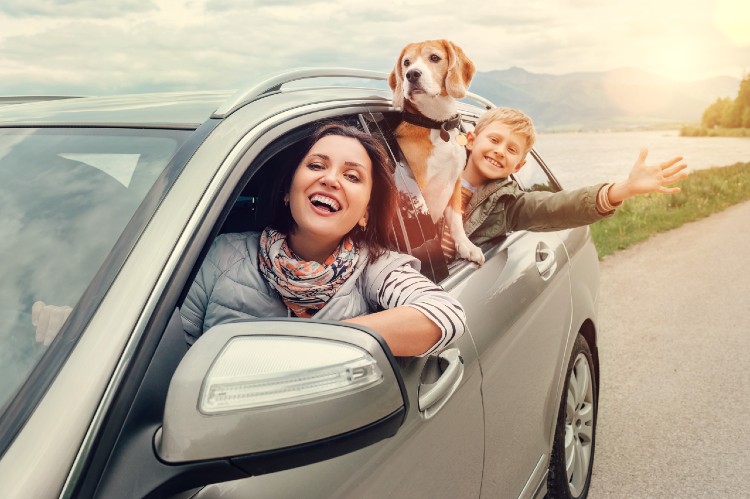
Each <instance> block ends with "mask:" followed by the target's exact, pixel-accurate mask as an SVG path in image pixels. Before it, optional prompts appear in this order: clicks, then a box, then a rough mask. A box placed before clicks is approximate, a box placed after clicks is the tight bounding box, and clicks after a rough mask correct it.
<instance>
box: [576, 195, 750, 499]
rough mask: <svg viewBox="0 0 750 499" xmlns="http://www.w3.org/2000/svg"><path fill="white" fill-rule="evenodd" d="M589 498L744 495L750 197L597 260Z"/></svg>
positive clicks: (749, 409) (748, 470) (749, 397)
mask: <svg viewBox="0 0 750 499" xmlns="http://www.w3.org/2000/svg"><path fill="white" fill-rule="evenodd" d="M600 300H601V301H600V305H599V313H600V327H601V332H600V336H599V338H600V339H599V345H600V346H599V353H600V357H601V360H602V373H601V378H602V379H601V381H602V390H601V394H600V405H599V424H598V430H597V436H596V438H597V442H596V459H595V464H594V471H593V482H592V486H591V490H590V494H589V497H591V498H592V499H602V498H628V499H631V498H641V497H642V498H672V497H675V498H677V497H679V498H694V497H695V498H697V497H711V498H714V497H720V498H724V497H727V498H730V497H731V498H736V497H748V496H750V492H749V490H750V483H748V482H750V202H745V203H742V204H740V205H736V206H733V207H731V208H729V209H727V210H725V211H724V212H721V213H719V214H716V215H713V216H711V217H709V218H706V219H703V220H700V221H698V222H693V223H690V224H687V225H684V226H682V227H680V228H678V229H675V230H672V231H670V232H667V233H664V234H661V235H658V236H655V237H653V238H651V239H650V240H648V241H646V242H644V243H642V244H639V245H637V246H634V247H632V248H630V249H628V250H625V251H622V252H619V253H616V254H614V255H612V256H610V257H607V258H605V259H604V261H602V262H601V299H600Z"/></svg>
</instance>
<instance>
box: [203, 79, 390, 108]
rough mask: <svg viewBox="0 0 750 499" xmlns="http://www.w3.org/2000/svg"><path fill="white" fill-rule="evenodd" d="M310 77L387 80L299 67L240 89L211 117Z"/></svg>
mask: <svg viewBox="0 0 750 499" xmlns="http://www.w3.org/2000/svg"><path fill="white" fill-rule="evenodd" d="M310 78H362V79H367V80H387V79H388V73H383V72H380V71H368V70H365V69H351V68H299V69H292V70H290V71H284V72H281V73H276V74H273V75H271V76H269V77H268V78H266V79H265V80H263V81H261V82H259V83H257V84H255V85H253V86H252V87H250V88H248V89H245V90H240V91H239V92H237V93H236V94H234V95H233V96H232V97H231V98H230V99H229V100H228V101H226V102H224V103H223V104H222V105H221V106H219V108H218V109H217V110H216V111H215V112H214V114H213V115H212V117H213V118H226V117H227V116H229V115H230V114H232V113H233V112H234V111H236V110H237V109H238V108H239V107H241V106H243V105H245V104H247V103H248V102H250V101H252V100H254V99H256V98H258V97H260V96H262V95H265V94H268V93H270V92H278V91H279V90H281V87H282V86H283V85H285V84H287V83H291V82H293V81H297V80H305V79H310Z"/></svg>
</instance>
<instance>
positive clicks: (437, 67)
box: [388, 40, 484, 265]
mask: <svg viewBox="0 0 750 499" xmlns="http://www.w3.org/2000/svg"><path fill="white" fill-rule="evenodd" d="M474 72H475V69H474V63H472V62H471V60H469V58H468V57H466V55H465V54H464V52H463V50H461V48H460V47H459V46H458V45H456V44H454V43H453V42H450V41H448V40H427V41H424V42H417V43H410V44H408V45H407V46H405V47H404V48H403V50H401V55H399V57H398V60H397V61H396V65H395V67H394V68H393V71H392V72H391V74H390V77H389V78H388V84H389V85H390V87H391V90H393V105H394V106H395V107H398V108H401V109H402V112H403V121H402V122H401V124H399V126H398V127H397V128H396V140H397V141H398V144H399V146H400V147H401V151H403V153H404V156H405V157H406V160H407V161H408V163H409V166H410V167H411V170H412V172H413V173H414V178H415V179H416V181H417V184H419V187H420V189H421V190H422V195H423V196H424V199H425V202H426V203H427V208H428V209H429V211H430V214H431V215H432V220H433V222H437V221H438V220H439V219H440V217H441V216H444V217H445V226H446V230H450V234H451V236H452V238H453V240H454V241H455V245H456V254H457V255H458V256H459V257H460V258H465V259H467V260H471V261H473V262H476V263H478V264H480V265H481V264H483V263H484V254H483V253H482V250H480V249H479V248H478V247H476V246H475V245H474V244H473V243H472V242H471V241H469V238H468V237H467V236H466V232H465V231H464V228H463V220H462V217H461V215H462V213H461V172H462V171H463V169H464V166H465V165H466V150H465V148H464V145H465V144H466V137H465V136H464V135H463V134H462V133H461V130H460V124H461V115H460V114H459V113H458V109H457V107H456V99H460V98H463V97H465V96H466V91H467V89H468V87H469V84H470V83H471V79H472V78H473V77H474Z"/></svg>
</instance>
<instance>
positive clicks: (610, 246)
mask: <svg viewBox="0 0 750 499" xmlns="http://www.w3.org/2000/svg"><path fill="white" fill-rule="evenodd" d="M679 187H680V188H681V189H682V192H680V193H679V194H672V195H665V194H648V195H645V196H638V197H635V198H632V199H628V200H627V201H625V203H624V204H623V205H622V206H621V207H620V208H619V209H618V210H617V212H616V213H615V214H614V215H613V216H612V217H610V218H608V219H606V220H601V221H599V222H596V223H595V224H592V225H591V234H592V236H593V239H594V244H595V245H596V249H597V250H598V252H599V258H600V259H601V258H604V257H605V256H607V255H609V254H611V253H614V252H615V251H618V250H621V249H625V248H627V247H629V246H632V245H633V244H635V243H638V242H640V241H643V240H645V239H647V238H649V237H651V236H653V235H654V234H657V233H659V232H665V231H667V230H670V229H674V228H675V227H679V226H680V225H682V224H685V223H687V222H692V221H694V220H698V219H701V218H704V217H707V216H708V215H711V214H713V213H717V212H719V211H721V210H723V209H725V208H727V207H729V206H731V205H734V204H737V203H740V202H742V201H746V200H749V199H750V163H736V164H734V165H731V166H724V167H714V168H710V169H706V170H696V171H693V172H692V173H691V174H690V175H689V176H688V177H687V178H686V179H685V180H683V181H682V182H680V184H679Z"/></svg>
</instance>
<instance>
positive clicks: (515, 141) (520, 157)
mask: <svg viewBox="0 0 750 499" xmlns="http://www.w3.org/2000/svg"><path fill="white" fill-rule="evenodd" d="M466 138H467V143H466V148H467V149H468V150H469V151H470V154H469V159H468V161H467V163H466V170H464V177H465V178H466V179H467V180H468V181H469V182H470V183H472V184H474V185H478V184H483V183H486V182H489V181H490V180H497V179H500V178H506V177H508V176H510V175H511V174H512V173H515V172H517V171H518V170H520V169H521V167H522V166H523V165H524V164H525V163H526V160H525V159H524V158H525V157H526V138H525V137H524V136H523V135H520V134H518V133H515V132H512V131H511V129H510V127H509V126H508V125H506V124H505V123H502V122H499V121H494V122H492V123H490V124H489V125H487V126H486V127H485V128H484V129H483V130H482V131H481V132H479V133H478V134H476V135H474V134H473V133H472V132H469V133H468V134H467V135H466Z"/></svg>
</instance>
